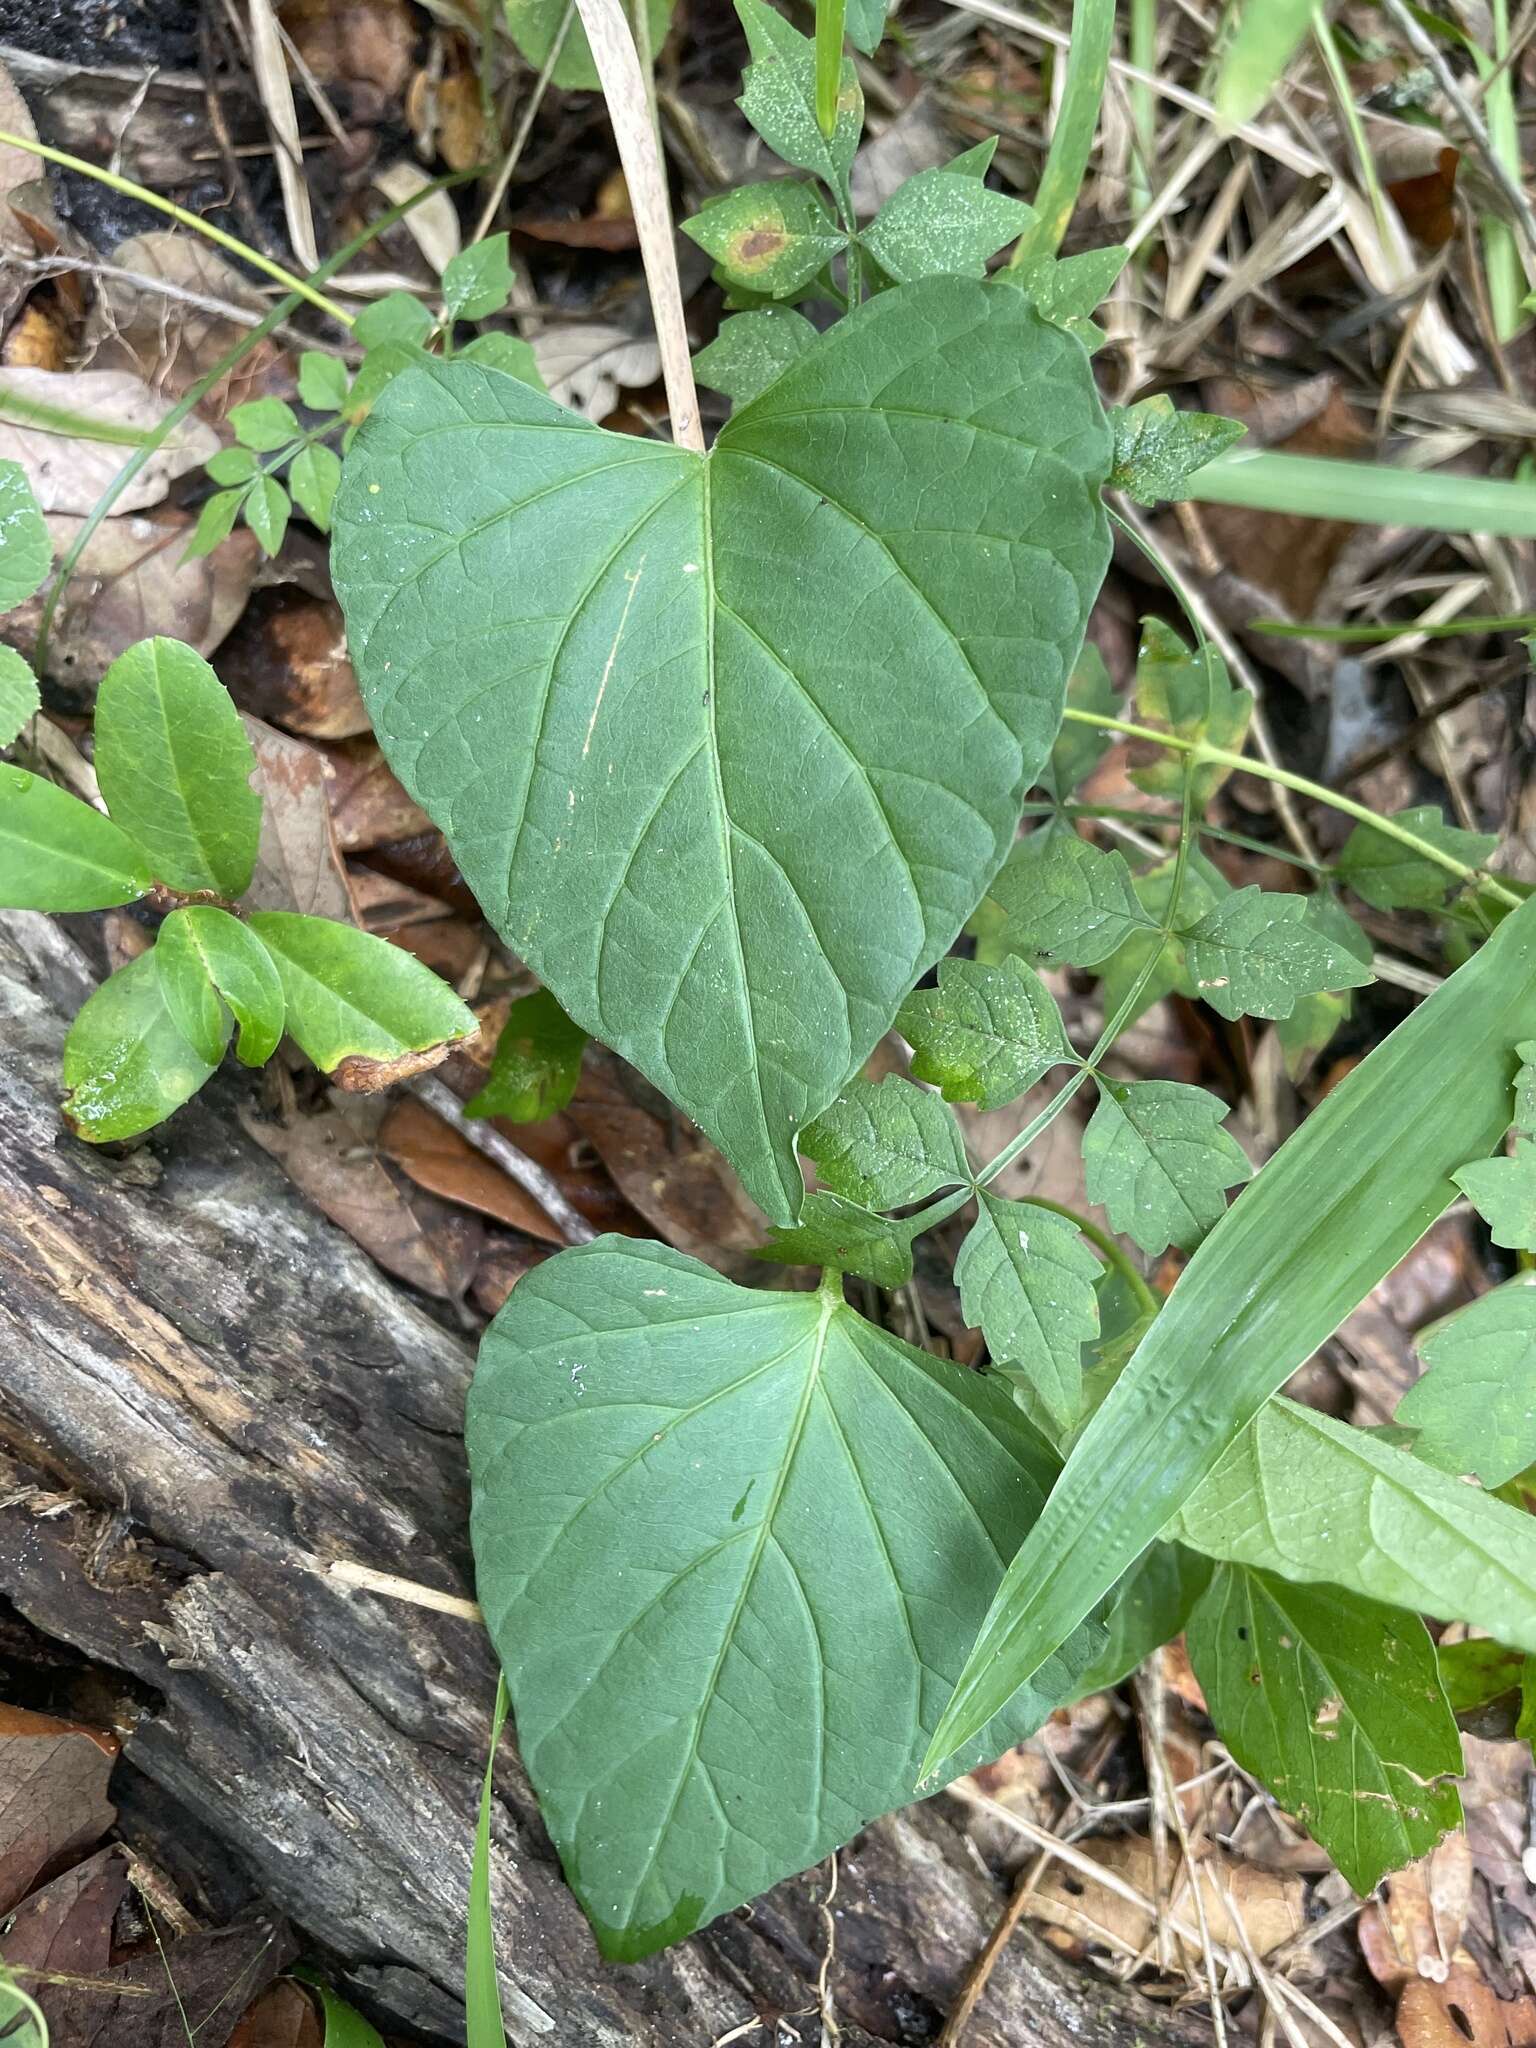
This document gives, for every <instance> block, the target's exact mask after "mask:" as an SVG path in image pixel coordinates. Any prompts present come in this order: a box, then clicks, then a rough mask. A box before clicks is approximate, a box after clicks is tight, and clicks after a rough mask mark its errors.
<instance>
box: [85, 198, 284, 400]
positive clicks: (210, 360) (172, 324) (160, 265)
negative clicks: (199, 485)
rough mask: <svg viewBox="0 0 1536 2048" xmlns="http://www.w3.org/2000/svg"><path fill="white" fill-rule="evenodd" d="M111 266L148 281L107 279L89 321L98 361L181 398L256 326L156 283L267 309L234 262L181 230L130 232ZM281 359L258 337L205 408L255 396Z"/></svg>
mask: <svg viewBox="0 0 1536 2048" xmlns="http://www.w3.org/2000/svg"><path fill="white" fill-rule="evenodd" d="M112 268H113V270H114V272H122V271H131V272H132V273H133V275H134V276H135V277H139V278H142V279H144V283H143V284H142V285H138V284H134V283H133V282H132V281H131V280H130V279H128V278H124V277H122V276H116V275H114V276H109V277H103V278H101V279H100V281H99V284H98V288H97V293H96V299H95V303H94V304H93V306H92V308H91V312H90V317H89V319H88V320H87V323H86V329H85V341H86V345H87V347H88V349H90V350H91V351H92V357H93V361H94V363H95V364H96V366H98V367H100V368H102V369H123V370H128V371H131V372H132V373H133V374H134V375H135V376H137V377H140V378H142V380H143V381H144V382H145V383H146V384H148V385H150V386H151V387H152V388H153V389H154V390H156V391H158V392H162V393H163V394H164V395H165V396H166V397H168V398H180V397H181V395H182V393H183V392H185V391H186V390H187V389H188V388H189V387H190V386H191V385H193V384H195V383H196V382H197V380H198V378H199V377H202V376H204V375H206V373H207V372H208V371H209V370H211V369H212V367H213V365H214V364H215V363H216V362H217V361H218V360H219V358H220V357H221V356H225V355H227V354H228V353H229V351H230V350H231V349H232V348H233V347H234V346H235V345H236V343H237V342H239V341H241V340H243V339H244V338H245V337H246V336H247V335H248V334H249V332H250V328H249V326H248V325H246V324H244V323H242V322H241V321H238V320H232V319H230V318H229V317H228V315H227V314H224V313H220V312H218V311H217V310H215V309H213V308H212V307H208V306H200V305H194V304H191V303H189V302H188V301H187V300H186V299H183V298H175V297H170V296H168V295H167V294H166V293H165V292H163V291H157V290H155V288H154V287H155V286H156V285H157V284H163V285H168V286H170V287H171V290H172V291H173V292H186V293H191V294H193V295H194V296H195V297H197V298H200V299H210V300H217V301H219V302H220V303H222V304H223V305H226V306H234V307H236V308H239V309H243V310H244V311H247V312H252V313H255V314H257V315H260V314H261V313H262V312H264V311H265V310H266V309H265V305H264V302H263V301H262V299H261V298H260V297H259V295H258V294H257V293H255V292H254V291H252V289H251V287H250V285H249V284H248V283H247V281H246V280H245V279H244V278H243V277H242V276H241V275H240V273H239V271H237V270H236V269H235V267H234V266H233V264H230V263H226V262H225V260H224V258H223V257H222V256H220V255H219V254H218V252H217V251H216V250H214V249H211V248H210V247H209V245H208V244H207V243H206V242H205V241H202V240H201V239H200V238H199V237H198V236H196V235H191V234H187V233H185V232H183V231H182V230H180V229H170V228H152V229H150V231H149V232H148V233H147V234H142V235H130V236H129V237H128V239H127V240H126V241H124V242H119V243H118V245H117V247H116V248H115V249H114V250H113V252H112ZM282 362H283V354H282V350H281V349H280V348H279V346H278V345H277V343H276V342H274V341H272V340H270V339H268V340H266V341H260V342H258V343H257V344H256V346H255V347H254V348H253V349H252V350H251V351H250V352H249V353H248V354H247V355H246V356H245V357H244V359H243V360H242V361H241V363H240V365H239V367H238V368H237V369H235V370H233V371H231V372H230V373H229V375H228V376H227V377H226V378H224V379H222V380H221V382H219V383H218V384H216V385H215V386H214V387H213V389H212V390H211V391H210V392H209V394H208V396H207V398H206V399H205V400H204V401H203V408H204V410H206V411H207V412H208V413H209V414H210V415H212V416H215V417H222V416H223V414H225V413H226V412H228V411H229V409H230V407H231V406H233V405H238V404H240V403H241V402H242V401H243V400H246V399H249V398H254V397H256V396H257V395H258V394H259V393H260V392H261V391H263V390H265V389H266V387H267V383H268V380H269V378H270V377H271V375H272V372H273V370H274V369H275V368H276V367H277V366H278V365H280V364H281V363H282Z"/></svg>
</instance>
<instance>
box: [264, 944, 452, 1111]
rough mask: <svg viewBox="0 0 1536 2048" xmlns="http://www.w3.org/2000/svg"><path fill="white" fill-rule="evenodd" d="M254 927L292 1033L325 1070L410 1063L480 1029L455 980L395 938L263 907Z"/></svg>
mask: <svg viewBox="0 0 1536 2048" xmlns="http://www.w3.org/2000/svg"><path fill="white" fill-rule="evenodd" d="M250 930H251V931H253V932H254V933H255V934H256V936H257V938H258V939H259V940H260V941H261V943H262V945H263V946H264V947H265V948H266V950H267V952H268V953H269V954H270V955H271V958H272V962H273V965H274V966H275V967H276V969H277V973H278V978H279V980H280V981H281V982H282V985H283V1002H284V1007H285V1011H286V1019H287V1028H288V1031H289V1034H290V1036H291V1037H292V1038H293V1040H294V1042H295V1044H296V1045H297V1046H298V1047H299V1049H300V1051H302V1052H303V1053H304V1054H305V1056H306V1057H307V1058H309V1059H311V1060H313V1061H314V1063H315V1065H316V1066H317V1067H319V1069H320V1070H321V1072H322V1073H326V1074H329V1073H333V1072H334V1071H335V1070H336V1068H337V1067H339V1066H340V1065H341V1063H342V1062H343V1060H348V1059H360V1060H384V1061H389V1060H400V1059H404V1058H405V1057H406V1056H407V1055H408V1054H410V1053H413V1052H423V1051H426V1050H428V1049H430V1048H431V1047H433V1046H437V1045H441V1044H442V1043H443V1042H444V1040H445V1039H455V1038H467V1037H468V1036H469V1035H470V1034H471V1033H472V1032H473V1031H474V1030H475V1029H476V1028H477V1027H476V1024H475V1013H474V1011H473V1010H471V1009H469V1008H467V1007H466V1005H465V1004H463V1003H461V1002H460V1001H459V999H458V997H457V996H456V995H455V994H454V992H453V990H452V989H451V988H450V987H449V986H448V984H447V982H445V981H440V980H439V979H438V977H437V976H436V975H435V974H434V973H433V972H432V970H431V968H430V967H424V966H423V965H422V963H421V962H420V961H419V960H418V959H416V958H415V957H414V955H412V954H410V953H407V952H406V951H405V950H404V948H403V947H400V946H392V945H391V944H390V943H389V941H388V939H376V938H375V937H374V936H373V934H372V933H371V932H360V931H356V930H354V928H353V927H352V926H351V925H349V924H334V923H332V922H331V920H330V919H329V918H324V917H301V916H299V915H298V913H297V912H296V911H291V910H258V911H256V912H255V913H254V914H253V916H252V917H251V920H250Z"/></svg>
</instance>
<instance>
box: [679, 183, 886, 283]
mask: <svg viewBox="0 0 1536 2048" xmlns="http://www.w3.org/2000/svg"><path fill="white" fill-rule="evenodd" d="M682 227H683V233H684V234H685V235H688V236H690V237H691V238H692V239H693V240H694V241H695V242H697V243H698V245H699V247H700V248H701V249H706V250H708V252H709V254H710V255H711V256H713V257H714V259H715V262H716V264H717V265H718V266H719V274H720V276H721V278H722V280H723V281H724V282H725V283H727V284H731V285H736V286H744V287H745V288H746V289H747V290H749V291H754V292H761V293H762V294H763V296H764V297H765V298H770V299H792V298H794V297H796V295H797V294H798V293H799V292H800V291H801V290H802V289H803V288H804V287H805V286H806V285H808V284H809V283H810V281H811V279H812V278H813V277H815V275H816V273H817V272H818V271H820V270H825V268H826V267H827V265H828V264H829V263H830V262H831V261H832V258H833V257H834V256H836V255H838V254H840V253H841V251H842V250H843V249H845V248H846V247H847V245H848V237H847V236H846V235H845V234H844V233H843V231H842V229H841V228H840V227H839V226H838V224H837V222H836V221H835V220H834V219H833V218H832V216H831V214H830V213H828V211H827V209H826V206H825V204H824V203H823V201H822V198H821V195H820V193H819V192H818V191H817V190H816V187H815V186H814V185H808V184H806V183H804V182H803V181H802V180H801V179H799V178H774V179H770V180H769V182H768V183H767V184H764V185H738V186H737V187H736V188H735V190H734V191H731V192H727V193H725V194H724V195H723V196H722V197H721V198H719V199H712V200H710V202H709V203H708V205H707V206H706V207H705V208H704V210H703V212H702V213H696V214H695V215H694V216H693V218H692V220H685V221H684V222H683V224H682Z"/></svg>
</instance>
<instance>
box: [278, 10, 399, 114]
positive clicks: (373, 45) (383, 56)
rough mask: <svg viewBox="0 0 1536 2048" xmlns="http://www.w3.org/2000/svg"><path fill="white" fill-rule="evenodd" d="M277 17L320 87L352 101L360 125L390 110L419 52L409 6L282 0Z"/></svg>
mask: <svg viewBox="0 0 1536 2048" xmlns="http://www.w3.org/2000/svg"><path fill="white" fill-rule="evenodd" d="M278 16H279V18H280V20H281V21H282V24H283V27H284V28H285V29H287V31H288V33H289V35H290V36H292V38H293V42H294V46H295V48H296V49H297V50H298V53H299V55H300V57H301V58H302V59H303V60H304V63H305V64H306V65H307V66H308V68H309V69H310V70H311V71H312V72H313V73H314V75H315V77H316V78H317V79H318V80H319V81H320V83H321V84H322V85H323V86H327V87H330V88H339V89H341V90H342V91H343V92H346V93H348V94H349V95H350V96H351V101H352V107H351V111H352V114H353V115H354V117H355V118H356V119H358V120H360V121H364V122H369V121H374V120H377V119H379V118H380V117H381V116H382V115H383V114H385V113H386V112H387V111H389V110H390V109H391V107H392V104H393V102H394V101H395V100H396V99H397V98H398V96H399V95H400V93H401V92H402V91H403V90H404V88H405V82H406V79H407V78H408V77H409V75H410V69H411V58H412V55H413V53H414V51H415V48H416V24H415V22H414V21H413V20H412V19H411V11H410V9H409V8H408V7H407V6H406V4H405V0H284V4H283V5H282V6H280V7H279V8H278Z"/></svg>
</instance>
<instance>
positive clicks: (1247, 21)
mask: <svg viewBox="0 0 1536 2048" xmlns="http://www.w3.org/2000/svg"><path fill="white" fill-rule="evenodd" d="M1313 4H1314V0H1244V4H1243V5H1242V7H1241V8H1239V10H1238V21H1237V28H1236V30H1235V31H1234V33H1233V36H1232V40H1231V42H1230V43H1229V44H1228V45H1227V53H1226V55H1225V56H1224V57H1223V58H1222V60H1221V70H1220V72H1219V73H1218V74H1217V78H1216V90H1215V93H1214V94H1213V95H1212V97H1213V98H1214V99H1215V101H1216V111H1217V113H1218V114H1219V115H1220V117H1221V121H1222V125H1223V127H1225V128H1226V129H1228V130H1231V129H1233V128H1238V127H1241V125H1242V123H1243V122H1244V121H1251V120H1252V119H1253V117H1254V115H1255V114H1256V113H1258V111H1259V109H1260V108H1261V107H1262V106H1263V104H1264V102H1265V101H1266V100H1267V99H1268V98H1269V96H1270V94H1271V93H1272V92H1273V91H1274V89H1275V87H1276V86H1277V85H1278V84H1279V82H1280V77H1281V74H1282V73H1283V72H1284V70H1285V67H1286V65H1287V64H1289V63H1290V61H1291V58H1292V56H1293V55H1294V54H1295V51H1296V48H1297V45H1298V44H1299V43H1300V41H1301V39H1302V37H1303V36H1304V35H1305V34H1306V32H1307V24H1308V22H1310V21H1311V19H1312V8H1313Z"/></svg>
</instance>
